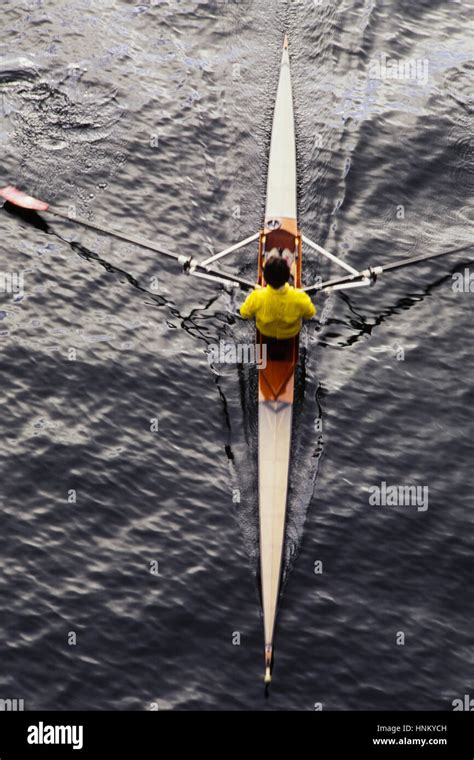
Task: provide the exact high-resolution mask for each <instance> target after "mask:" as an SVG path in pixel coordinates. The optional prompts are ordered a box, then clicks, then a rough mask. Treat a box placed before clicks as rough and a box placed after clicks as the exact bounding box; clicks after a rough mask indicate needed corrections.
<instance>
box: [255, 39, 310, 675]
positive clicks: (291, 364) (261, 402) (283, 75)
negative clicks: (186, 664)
mask: <svg viewBox="0 0 474 760" xmlns="http://www.w3.org/2000/svg"><path fill="white" fill-rule="evenodd" d="M277 251H280V252H281V253H282V255H284V256H285V257H286V258H287V260H288V261H289V263H290V265H291V266H292V271H293V279H294V284H295V286H296V287H301V236H300V234H299V231H298V222H297V198H296V146H295V125H294V116H293V94H292V89H291V75H290V60H289V56H288V38H287V37H286V36H285V41H284V45H283V54H282V59H281V66H280V77H279V81H278V89H277V95H276V101H275V110H274V114H273V125H272V134H271V143H270V157H269V161H268V179H267V199H266V208H265V223H264V229H263V230H262V232H261V233H260V241H259V257H258V281H259V284H260V285H261V286H264V285H265V283H264V280H263V267H264V264H265V258H266V257H267V256H268V255H269V254H270V253H272V252H273V253H274V252H277ZM258 339H259V340H260V343H262V342H263V341H262V337H261V336H258ZM281 346H282V350H281V349H278V354H277V355H275V354H276V349H277V346H276V345H274V346H272V343H267V345H266V349H267V356H266V361H265V368H264V369H263V368H261V369H260V371H259V384H258V504H259V521H260V526H259V530H260V534H259V535H260V585H261V595H262V609H263V628H264V635H265V683H269V682H270V681H271V672H272V664H273V638H274V633H275V620H276V615H277V608H278V596H279V593H280V584H281V575H282V562H283V546H284V541H285V523H286V504H287V495H288V474H289V469H290V456H291V432H292V418H293V396H294V375H295V368H296V364H297V361H298V338H297V337H296V338H293V339H291V340H288V341H284V342H283V343H282V344H281ZM272 349H273V350H272ZM262 355H263V353H261V354H260V356H262Z"/></svg>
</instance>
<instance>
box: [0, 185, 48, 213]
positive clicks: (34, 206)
mask: <svg viewBox="0 0 474 760" xmlns="http://www.w3.org/2000/svg"><path fill="white" fill-rule="evenodd" d="M0 197H2V198H3V199H4V200H6V201H8V202H9V203H13V205H14V206H20V208H27V209H30V211H47V209H48V204H47V203H45V202H44V201H40V200H38V198H33V196H32V195H27V194H26V193H23V192H22V191H21V190H17V189H16V187H13V185H7V187H1V188H0Z"/></svg>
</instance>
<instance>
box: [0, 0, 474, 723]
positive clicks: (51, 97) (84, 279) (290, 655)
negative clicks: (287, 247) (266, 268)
mask: <svg viewBox="0 0 474 760" xmlns="http://www.w3.org/2000/svg"><path fill="white" fill-rule="evenodd" d="M469 11H470V7H469V4H468V3H467V2H456V3H454V2H447V1H446V2H417V3H412V2H408V0H406V1H405V0H393V1H392V2H380V1H379V0H377V1H375V2H374V1H371V0H370V1H369V0H367V1H364V2H362V0H361V1H360V2H356V0H346V1H345V2H335V3H329V2H325V0H322V1H321V2H319V3H312V2H309V0H301V2H292V3H288V4H286V3H283V2H280V1H277V0H275V2H263V1H260V2H219V3H218V2H214V3H212V2H209V3H204V2H199V3H197V2H184V1H183V2H177V1H176V2H169V3H168V2H156V3H152V4H145V3H144V4H142V5H134V4H133V3H125V2H111V1H109V2H107V1H106V0H105V1H104V2H101V3H100V5H99V4H97V3H94V2H91V0H83V2H78V1H77V0H76V2H69V3H57V4H55V3H53V2H26V3H23V4H22V5H21V8H20V6H19V5H18V4H16V3H12V2H6V3H3V5H2V16H1V21H0V23H1V25H2V35H1V42H0V53H1V57H0V96H1V111H2V122H1V128H0V142H1V145H2V148H3V151H2V153H3V162H2V177H1V182H2V184H6V183H10V182H11V183H14V184H16V185H17V186H19V187H21V188H22V189H24V190H27V191H28V192H31V193H33V194H36V195H38V196H40V197H43V198H45V199H47V200H48V201H50V202H57V203H59V204H61V205H63V206H66V207H68V206H69V207H73V208H74V209H75V210H76V212H77V213H78V214H81V215H84V216H87V217H90V218H92V219H96V220H98V221H102V222H106V223H109V224H111V225H113V226H115V227H118V228H120V229H123V230H130V231H133V232H135V233H139V234H142V235H144V236H149V237H151V238H152V239H154V240H155V241H158V242H159V243H161V244H162V245H165V246H168V247H170V248H172V249H173V250H179V251H180V252H183V253H187V254H193V255H196V256H201V257H202V256H204V255H209V252H210V251H217V250H219V248H220V247H224V246H225V245H226V244H227V243H229V242H233V241H236V240H238V239H240V238H243V237H245V236H247V235H249V234H251V233H252V232H253V231H255V230H257V229H258V228H259V225H260V224H261V220H262V214H263V207H264V190H265V171H266V159H267V153H268V146H269V138H270V134H269V127H270V119H271V113H272V107H273V101H274V94H275V87H276V80H277V73H278V64H279V58H280V50H281V43H282V38H283V33H284V31H285V30H287V31H288V33H289V36H290V45H291V59H292V72H293V82H294V96H295V110H296V118H297V135H298V136H297V140H298V158H299V185H300V186H299V190H300V223H301V227H302V229H303V231H304V232H305V233H306V234H307V235H308V236H309V237H311V238H313V239H314V240H316V241H317V242H319V243H320V244H323V245H325V246H326V247H327V248H329V249H330V250H331V251H333V252H335V253H339V255H341V256H343V257H344V258H346V259H347V260H350V262H351V263H352V264H353V265H354V266H356V267H363V266H365V265H366V264H369V263H378V262H382V261H387V260H390V259H395V258H400V257H402V256H405V255H406V256H408V255H415V254H418V253H423V252H425V251H429V250H442V249H445V248H446V249H447V248H450V247H455V246H459V245H461V244H462V243H463V242H464V241H466V240H470V239H472V222H473V206H472V190H473V187H474V149H473V139H472V129H473V101H472V91H473V49H472V37H473V28H472V27H473V24H472V13H470V12H469ZM383 53H386V54H387V56H388V57H389V58H390V59H393V60H396V61H408V60H417V61H421V62H426V65H427V66H428V72H429V75H428V77H427V80H426V81H424V80H423V77H422V75H420V76H419V78H418V79H417V80H413V79H410V80H404V79H401V78H398V79H394V78H390V79H388V78H386V77H385V78H382V79H377V78H375V77H374V75H373V72H372V74H371V71H372V69H371V67H372V66H373V65H374V61H376V62H377V61H379V60H380V56H381V54H383ZM45 219H46V217H45ZM47 222H48V225H49V226H47V227H46V228H45V227H43V229H41V228H39V227H38V226H34V224H32V223H31V220H28V219H25V218H20V217H19V216H15V215H12V214H11V213H7V211H6V210H5V209H4V210H3V211H2V212H0V229H1V246H0V253H1V258H2V262H1V270H2V272H12V271H25V272H26V274H25V291H24V295H23V297H19V296H18V297H15V298H12V296H11V295H10V294H5V293H3V294H2V306H1V309H2V311H1V317H2V323H1V341H2V350H1V356H0V362H1V367H0V369H1V380H2V384H1V388H2V395H1V399H2V405H1V419H2V426H1V430H2V439H1V448H0V452H1V464H2V477H1V483H2V487H1V491H2V497H1V512H0V524H1V529H0V573H1V574H0V651H1V656H0V662H1V667H0V697H1V698H6V697H14V698H15V697H16V698H19V699H20V698H22V699H24V700H25V706H26V708H27V709H39V708H45V709H62V710H71V709H120V710H123V709H137V710H141V709H150V706H151V705H153V704H155V705H158V707H159V708H160V709H172V708H174V709H184V710H188V709H192V708H196V709H200V710H206V709H256V710H259V709H267V710H281V709H296V710H312V709H313V708H314V704H315V703H317V702H322V703H323V707H324V709H333V710H340V709H355V710H361V709H369V710H373V709H395V710H400V709H410V710H417V709H428V710H449V709H451V702H452V700H453V699H455V698H462V697H463V695H464V694H465V693H470V694H471V695H473V693H474V658H473V654H472V651H473V650H472V644H473V629H474V625H473V624H474V590H473V589H474V586H473V583H472V579H473V570H474V560H473V556H474V537H473V536H474V531H473V528H474V517H473V499H472V494H473V492H474V476H473V468H472V459H473V444H472V440H473V436H474V413H473V409H472V407H473V400H474V398H473V392H472V377H473V373H474V360H473V355H472V339H473V328H472V316H473V296H472V293H470V292H469V291H468V289H467V292H457V291H456V289H454V288H453V275H456V273H462V272H464V269H465V268H466V267H469V266H470V267H471V270H472V269H473V267H474V264H473V262H472V258H470V252H468V251H466V252H465V253H463V254H459V255H457V256H454V257H450V258H446V259H439V260H437V261H436V262H433V263H425V264H423V265H421V266H420V267H417V268H416V269H415V268H413V269H406V270H402V271H400V272H398V273H396V274H395V273H394V274H393V275H390V276H389V275H387V277H386V279H384V280H383V281H381V282H380V284H377V286H376V287H375V288H373V289H371V290H363V289H362V290H360V291H348V292H347V295H343V294H341V293H339V294H333V295H331V296H329V297H328V296H320V297H318V299H317V301H316V303H317V306H318V309H319V320H318V321H316V322H314V323H312V324H311V325H309V326H308V327H307V328H306V329H305V332H304V334H303V337H302V346H303V354H304V372H303V371H302V373H301V382H300V386H299V399H300V401H299V409H298V415H297V422H296V426H295V442H294V443H295V452H296V454H295V461H294V467H293V472H292V492H291V498H290V514H289V523H288V531H287V547H286V563H285V569H286V575H287V584H286V588H285V593H284V596H283V599H282V604H281V610H280V615H279V621H278V634H277V650H276V665H275V674H274V675H275V678H274V685H273V691H272V695H271V698H270V700H268V701H264V699H263V688H262V682H261V676H262V625H261V618H260V612H259V601H258V590H257V584H256V579H255V571H256V566H257V563H258V546H257V543H256V531H257V513H256V509H257V505H256V462H255V409H254V406H253V405H254V400H253V399H254V395H253V389H254V383H255V378H254V377H252V372H249V371H242V372H240V373H239V371H238V370H237V369H236V368H235V367H233V366H219V367H218V368H217V369H216V370H215V371H213V370H212V369H211V368H210V367H209V366H208V363H207V359H206V350H207V347H208V345H209V344H210V343H215V342H217V341H219V340H221V339H230V338H232V339H235V340H247V341H248V340H249V339H250V336H251V328H250V327H249V326H248V325H246V324H242V323H241V322H239V321H237V320H236V319H235V317H234V313H235V311H236V308H237V306H238V304H239V302H240V299H241V296H240V295H238V296H230V295H229V294H227V293H225V292H222V291H216V290H214V289H213V287H212V286H209V285H207V284H203V283H198V282H197V281H194V280H193V281H191V280H190V279H186V278H185V277H180V276H177V274H176V272H177V270H176V268H175V267H174V266H173V264H172V263H169V262H167V261H166V260H165V261H161V260H159V259H158V257H157V256H156V255H155V254H153V253H152V252H147V251H144V250H140V249H137V248H136V247H133V246H131V245H127V244H124V243H119V242H116V241H113V240H110V239H107V238H105V237H103V236H101V235H98V234H95V233H93V232H91V231H84V230H81V229H79V228H76V227H74V226H73V225H71V224H69V223H64V222H59V221H57V220H56V221H53V220H52V219H51V217H48V218H47ZM48 233H49V234H48ZM236 262H237V263H238V264H239V269H240V270H241V271H242V272H245V273H246V274H247V275H251V276H253V266H254V262H255V250H254V249H248V250H247V251H246V252H243V253H240V254H238V255H237V257H236ZM305 267H306V281H307V282H310V281H312V279H314V277H315V276H316V275H317V274H322V275H323V276H326V275H328V274H329V271H330V270H329V268H328V265H327V263H324V262H322V261H319V260H316V258H314V257H313V255H312V254H311V253H310V252H309V251H308V250H307V251H306V259H305ZM332 271H333V272H334V270H332ZM320 415H322V431H320V430H319V428H318V425H315V421H316V420H317V419H318V418H319V417H320ZM153 419H157V420H158V431H157V432H153V431H151V430H150V424H151V423H150V420H153ZM321 454H322V456H321ZM318 464H319V471H318ZM382 481H386V482H387V483H388V484H397V485H417V486H428V487H429V507H428V509H427V510H425V511H421V510H417V508H416V507H414V506H408V507H390V506H387V507H376V506H371V505H370V504H369V500H368V499H369V488H370V487H371V486H374V485H377V484H380V483H381V482H382ZM239 491H240V496H241V500H240V503H234V501H235V498H236V494H238V492H239ZM71 492H75V501H74V495H73V496H71ZM318 561H322V563H323V573H322V574H315V572H314V565H315V562H318ZM153 562H157V563H158V573H157V574H152V573H150V563H153ZM290 570H291V572H290ZM236 632H238V633H240V636H241V644H240V646H233V644H232V637H233V635H234V634H235V633H236ZM400 632H402V633H404V635H405V644H404V646H401V645H398V644H397V634H399V633H400ZM71 633H75V635H76V636H77V643H76V645H75V646H71V645H70V644H69V643H68V641H69V640H68V637H69V636H70V635H71Z"/></svg>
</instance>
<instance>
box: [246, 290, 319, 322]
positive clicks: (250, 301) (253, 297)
mask: <svg viewBox="0 0 474 760" xmlns="http://www.w3.org/2000/svg"><path fill="white" fill-rule="evenodd" d="M308 298H309V296H308ZM256 313H257V291H255V290H254V291H253V293H250V295H248V296H247V298H246V299H245V301H244V302H243V304H242V306H241V307H240V316H241V317H243V318H244V319H253V318H254V317H255V315H256Z"/></svg>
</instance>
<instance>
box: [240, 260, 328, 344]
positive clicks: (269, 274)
mask: <svg viewBox="0 0 474 760" xmlns="http://www.w3.org/2000/svg"><path fill="white" fill-rule="evenodd" d="M263 276H264V278H265V282H266V283H267V287H265V288H257V289H256V290H254V291H253V292H252V293H250V295H249V296H247V298H246V299H245V301H244V303H243V304H242V306H241V307H240V315H241V316H242V317H243V318H244V319H252V318H253V317H255V319H256V321H257V329H258V330H259V332H260V333H261V334H262V335H264V336H265V337H267V338H274V339H276V340H287V339H288V338H293V337H294V336H295V335H298V333H299V332H300V330H301V326H302V321H303V319H311V318H312V317H314V315H315V314H316V308H315V306H314V304H313V303H312V301H311V299H310V297H309V296H308V294H307V293H304V292H303V291H302V290H298V289H297V288H294V287H293V286H292V285H289V284H288V280H289V279H290V268H289V266H288V263H287V261H286V259H284V258H283V257H281V256H270V258H269V259H268V260H267V263H266V264H265V267H264V270H263Z"/></svg>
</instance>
